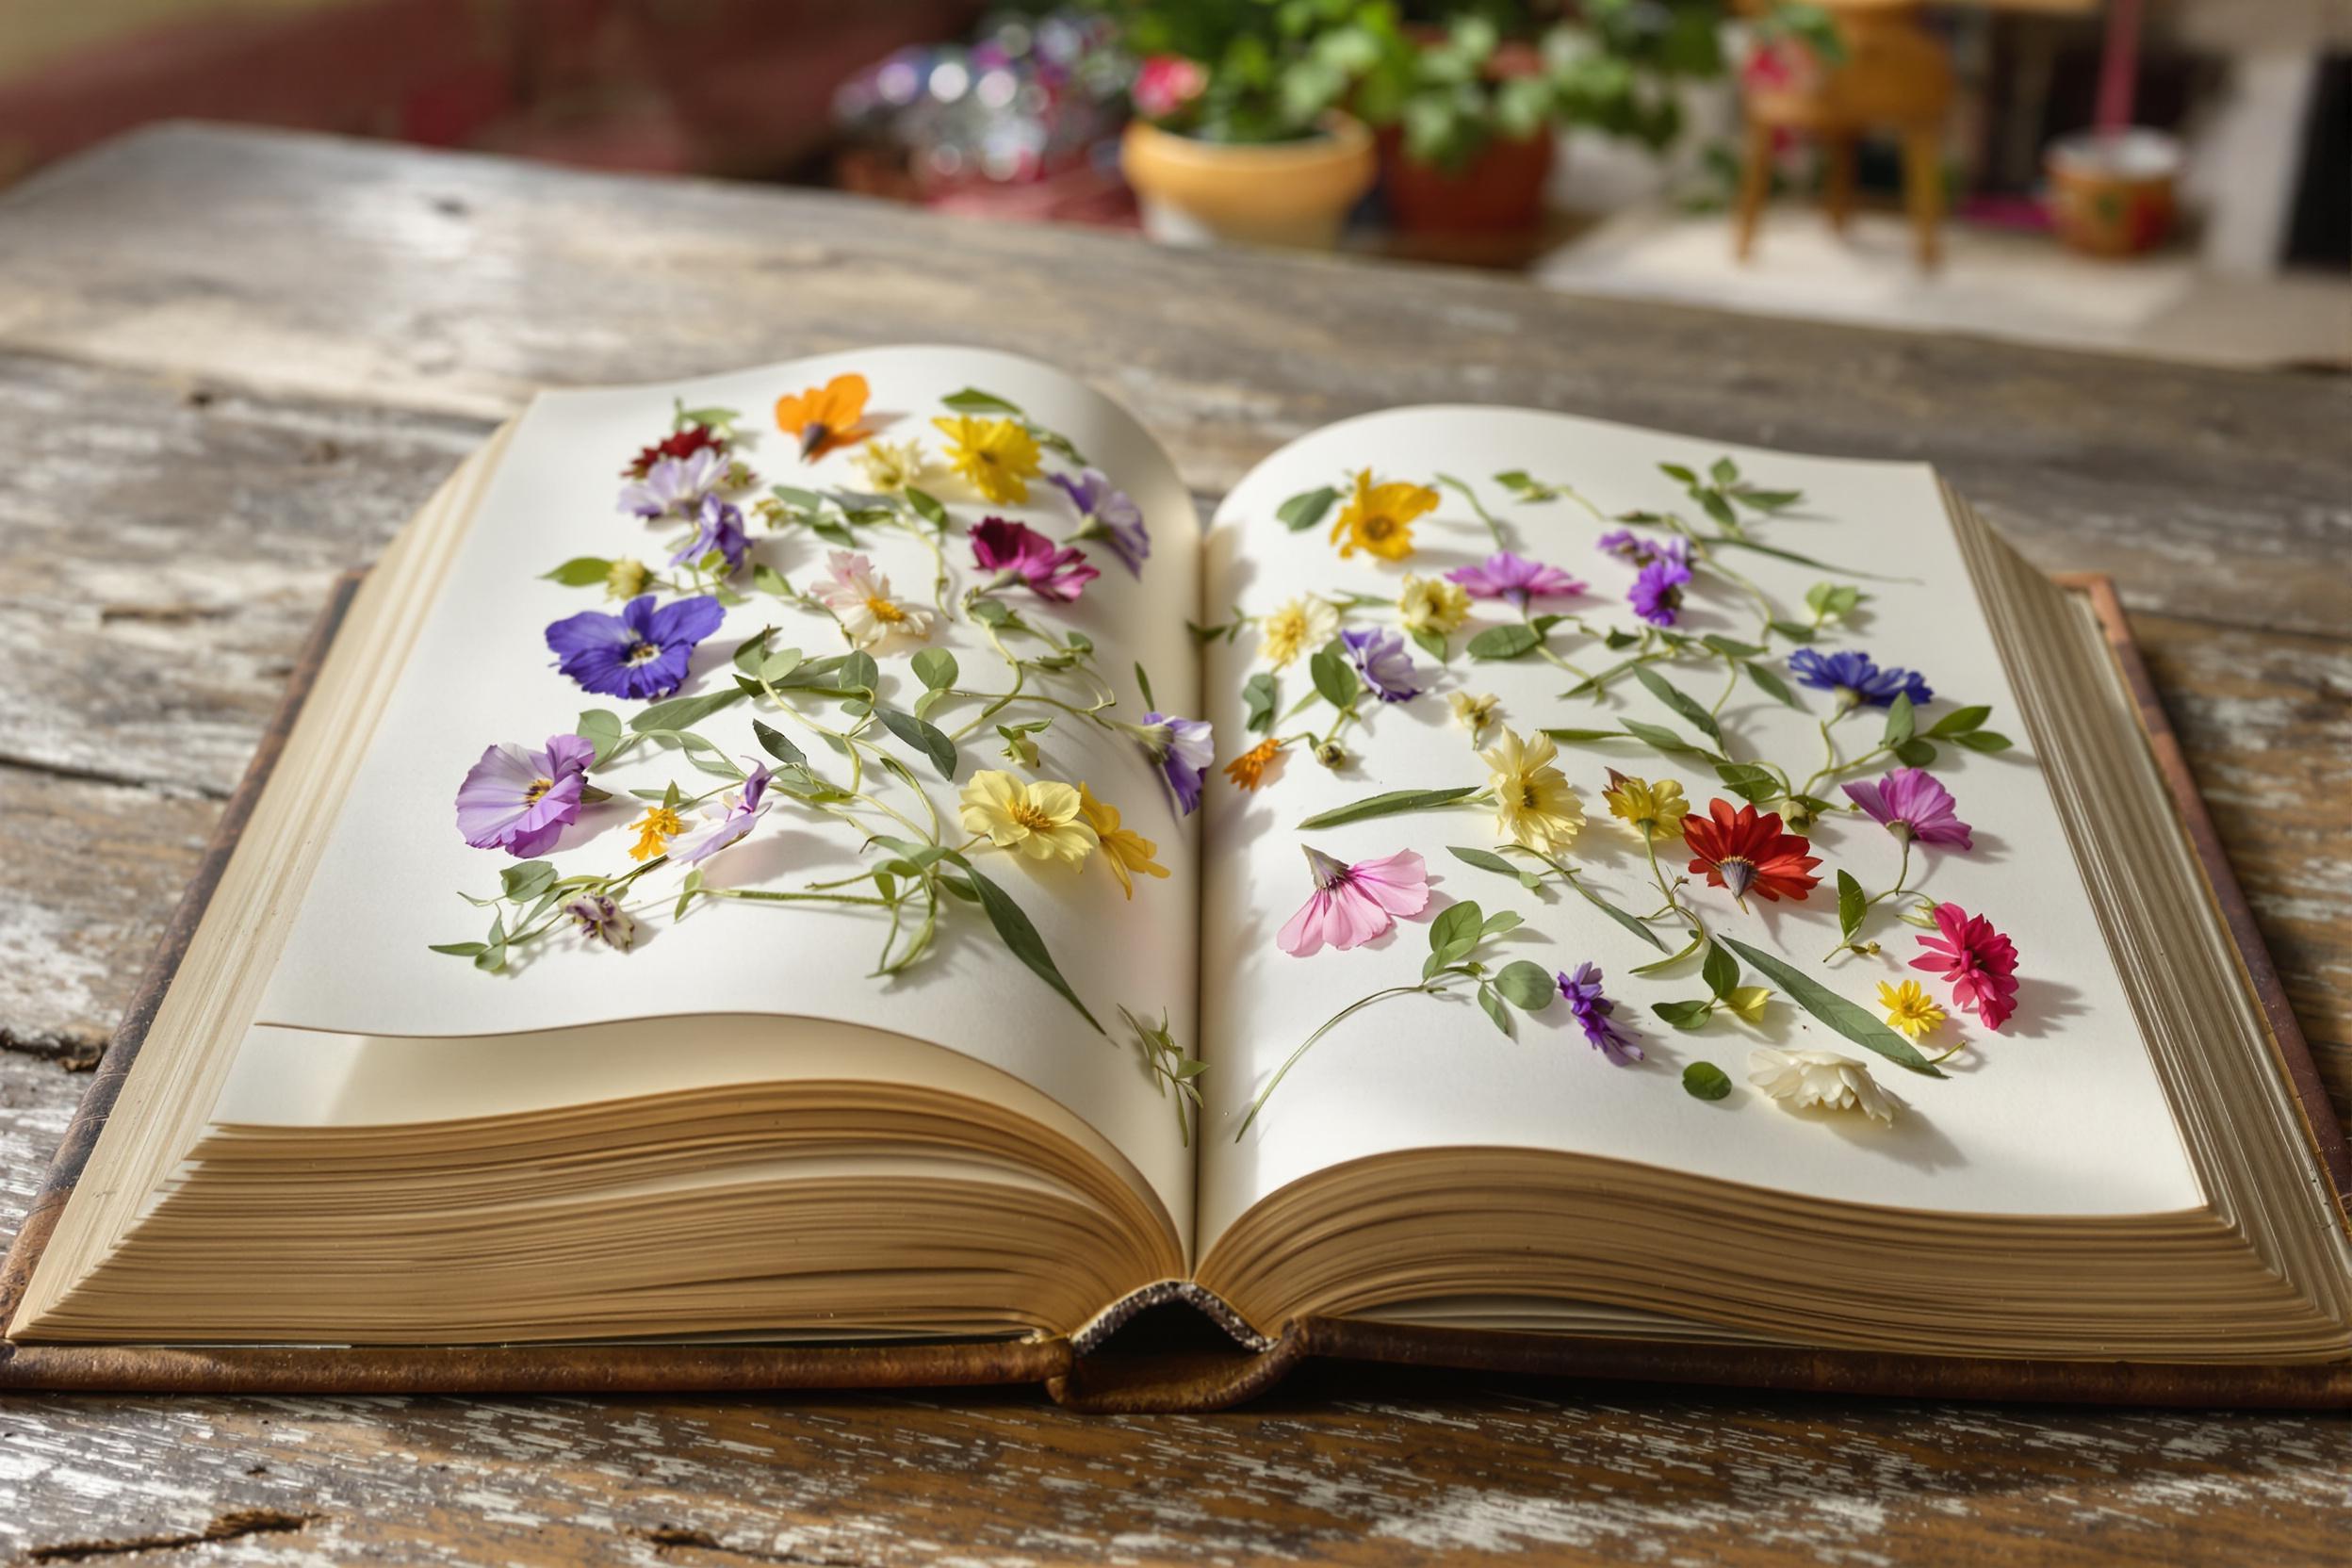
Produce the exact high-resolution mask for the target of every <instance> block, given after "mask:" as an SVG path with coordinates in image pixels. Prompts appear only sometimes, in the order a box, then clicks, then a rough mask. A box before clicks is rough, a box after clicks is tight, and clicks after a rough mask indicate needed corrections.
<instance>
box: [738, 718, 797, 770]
mask: <svg viewBox="0 0 2352 1568" xmlns="http://www.w3.org/2000/svg"><path fill="white" fill-rule="evenodd" d="M751 735H752V739H754V740H756V741H758V742H759V743H760V750H762V751H764V752H766V753H767V754H768V755H769V756H770V757H773V758H775V759H776V760H777V761H779V762H781V763H783V764H785V765H786V766H787V767H793V768H805V767H807V766H808V765H809V754H808V753H806V752H804V751H802V750H801V749H800V748H799V747H798V746H796V745H794V744H792V742H791V741H789V740H786V739H785V738H784V736H783V735H781V734H779V733H778V732H777V731H776V730H774V729H771V728H769V727H767V726H766V725H764V724H761V723H760V721H759V720H758V719H754V720H752V721H751Z"/></svg>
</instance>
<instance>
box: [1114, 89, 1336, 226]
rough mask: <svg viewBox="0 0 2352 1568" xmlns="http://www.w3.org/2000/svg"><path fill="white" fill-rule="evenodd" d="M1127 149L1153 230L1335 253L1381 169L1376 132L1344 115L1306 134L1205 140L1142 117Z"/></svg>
mask: <svg viewBox="0 0 2352 1568" xmlns="http://www.w3.org/2000/svg"><path fill="white" fill-rule="evenodd" d="M1119 167H1120V168H1121V169H1123V170H1124V171H1125V172H1126V174H1127V183H1128V184H1129V185H1132V186H1134V187H1135V195H1136V197H1137V198H1138V199H1139V201H1140V202H1141V204H1142V206H1143V226H1144V229H1145V232H1147V233H1149V234H1150V235H1151V236H1152V238H1154V239H1160V240H1166V241H1168V242H1169V243H1171V244H1178V245H1206V244H1212V243H1215V242H1217V241H1220V240H1224V241H1239V242H1241V243H1244V244H1251V245H1288V246H1293V247H1297V248H1301V249H1308V250H1325V251H1328V250H1330V249H1331V247H1332V246H1333V245H1335V244H1336V243H1338V240H1339V230H1340V225H1341V224H1342V223H1343V222H1345V221H1347V217H1348V209H1349V208H1350V207H1352V206H1354V205H1355V204H1357V203H1358V202H1360V201H1362V200H1363V199H1364V192H1365V191H1367V190H1370V189H1371V188H1372V182H1373V180H1374V179H1375V178H1377V177H1378V175H1379V172H1380V159H1379V156H1378V155H1377V154H1376V153H1375V152H1374V150H1373V145H1372V133H1371V132H1370V131H1368V130H1366V129H1364V122H1362V121H1359V120H1357V119H1355V118H1354V117H1353V116H1351V115H1346V114H1338V113H1334V114H1331V115H1329V116H1326V117H1325V120H1324V122H1323V133H1322V134H1321V135H1320V136H1315V137H1312V138H1309V139H1306V140H1304V141H1279V142H1266V143H1248V144H1233V143H1226V142H1217V141H1198V140H1195V139H1192V138H1191V137H1184V136H1177V135H1175V134H1173V133H1172V132H1168V131H1163V130H1161V129H1160V128H1159V127H1158V126H1156V125H1148V124H1146V123H1144V122H1142V121H1140V120H1138V121H1135V122H1134V123H1132V124H1130V125H1129V126H1128V127H1127V134H1126V135H1125V137H1124V138H1122V139H1120V141H1119Z"/></svg>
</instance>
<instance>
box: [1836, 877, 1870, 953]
mask: <svg viewBox="0 0 2352 1568" xmlns="http://www.w3.org/2000/svg"><path fill="white" fill-rule="evenodd" d="M1869 912H1870V901H1869V900H1868V899H1866V898H1865V897H1864V896H1863V894H1862V884H1861V883H1859V882H1857V881H1855V880H1854V873H1852V872H1850V871H1841V872H1839V873H1838V940H1840V941H1846V942H1850V941H1852V940H1854V933H1855V932H1857V931H1859V930H1861V929H1862V917H1863V916H1864V915H1865V914H1867V913H1869Z"/></svg>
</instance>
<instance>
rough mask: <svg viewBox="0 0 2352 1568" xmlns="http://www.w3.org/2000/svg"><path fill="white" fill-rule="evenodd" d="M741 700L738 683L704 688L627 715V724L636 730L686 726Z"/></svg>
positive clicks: (688, 726) (684, 727)
mask: <svg viewBox="0 0 2352 1568" xmlns="http://www.w3.org/2000/svg"><path fill="white" fill-rule="evenodd" d="M741 701H743V688H742V687H740V686H737V687H734V688H732V689H730V690H728V691H725V692H706V693H704V694H702V695H701V696H698V697H672V698H671V699H670V700H669V701H667V702H657V703H655V704H654V705H653V706H652V707H650V708H648V709H646V710H645V711H644V712H642V713H639V714H638V715H637V716H636V717H635V718H633V719H630V720H629V728H631V729H633V730H635V731H637V732H638V733H639V734H643V733H645V731H646V730H648V729H688V728H692V727H694V725H695V724H696V723H697V722H699V721H700V720H703V719H707V718H709V717H710V716H711V714H713V713H715V712H717V711H719V710H720V709H722V708H727V707H730V706H732V705H733V704H735V703H738V702H741Z"/></svg>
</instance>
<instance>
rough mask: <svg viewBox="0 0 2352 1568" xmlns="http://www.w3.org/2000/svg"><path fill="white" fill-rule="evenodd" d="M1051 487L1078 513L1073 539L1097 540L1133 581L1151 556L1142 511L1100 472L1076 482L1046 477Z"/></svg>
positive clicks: (1064, 476) (1091, 472)
mask: <svg viewBox="0 0 2352 1568" xmlns="http://www.w3.org/2000/svg"><path fill="white" fill-rule="evenodd" d="M1046 477H1047V478H1049V479H1051V480H1052V481H1053V482H1054V485H1055V486H1056V487H1057V488H1059V489H1060V491H1061V492H1062V494H1063V495H1065V496H1068V497H1069V498H1070V505H1072V506H1074V507H1076V508H1077V509H1078V531H1077V532H1075V533H1073V534H1071V535H1070V537H1071V538H1072V539H1100V540H1102V541H1103V544H1104V545H1106V546H1107V547H1109V548H1110V552H1111V553H1112V554H1113V555H1115V556H1117V557H1119V564H1120V565H1122V566H1125V567H1126V568H1127V570H1128V571H1129V572H1130V573H1131V574H1133V575H1134V576H1136V577H1141V576H1142V575H1143V563H1144V561H1145V559H1146V558H1147V557H1149V556H1150V555H1151V553H1152V535H1151V533H1150V531H1147V530H1146V529H1145V528H1144V526H1143V508H1141V507H1139V506H1137V505H1136V504H1135V498H1133V497H1131V496H1129V495H1128V494H1127V492H1126V491H1124V490H1120V489H1119V488H1117V487H1116V486H1114V485H1113V484H1112V483H1111V480H1110V476H1109V475H1108V474H1105V473H1104V472H1103V470H1102V469H1100V468H1088V469H1086V471H1085V472H1084V473H1081V474H1080V475H1079V476H1078V477H1077V478H1076V479H1071V478H1070V476H1069V475H1068V474H1049V475H1048V476H1046Z"/></svg>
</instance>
